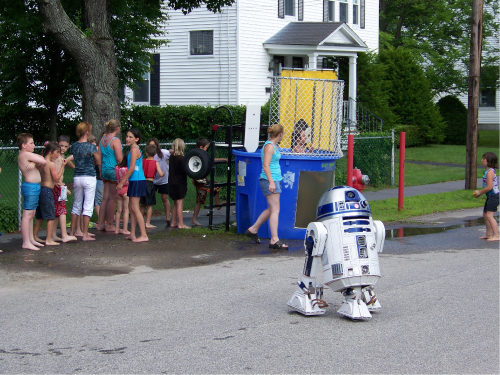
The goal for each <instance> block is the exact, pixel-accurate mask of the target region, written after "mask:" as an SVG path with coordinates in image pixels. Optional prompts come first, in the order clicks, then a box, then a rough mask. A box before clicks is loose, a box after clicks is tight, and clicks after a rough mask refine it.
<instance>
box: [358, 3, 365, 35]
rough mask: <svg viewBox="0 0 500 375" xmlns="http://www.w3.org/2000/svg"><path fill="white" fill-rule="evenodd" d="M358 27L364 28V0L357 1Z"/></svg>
mask: <svg viewBox="0 0 500 375" xmlns="http://www.w3.org/2000/svg"><path fill="white" fill-rule="evenodd" d="M359 27H361V28H362V29H364V28H365V0H359Z"/></svg>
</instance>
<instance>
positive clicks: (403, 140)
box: [398, 132, 406, 211]
mask: <svg viewBox="0 0 500 375" xmlns="http://www.w3.org/2000/svg"><path fill="white" fill-rule="evenodd" d="M405 144H406V132H401V133H400V137H399V193H398V210H399V211H402V210H403V205H404V195H405Z"/></svg>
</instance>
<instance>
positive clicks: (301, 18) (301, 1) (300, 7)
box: [298, 0, 304, 21]
mask: <svg viewBox="0 0 500 375" xmlns="http://www.w3.org/2000/svg"><path fill="white" fill-rule="evenodd" d="M298 13H299V14H298V20H299V21H304V0H299V2H298Z"/></svg>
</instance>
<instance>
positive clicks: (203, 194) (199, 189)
mask: <svg viewBox="0 0 500 375" xmlns="http://www.w3.org/2000/svg"><path fill="white" fill-rule="evenodd" d="M209 146H210V142H209V141H207V140H206V139H205V138H198V140H197V141H196V148H201V149H202V150H205V151H208V147H209ZM215 161H225V162H226V163H227V159H225V158H215ZM193 185H194V186H195V187H196V204H195V206H194V211H193V218H192V219H191V222H192V223H193V224H194V225H196V226H199V227H201V224H200V223H198V220H196V219H197V218H198V214H199V213H200V209H201V206H202V205H204V204H205V202H206V200H207V195H208V194H209V193H210V189H209V188H208V187H207V179H206V178H204V179H201V180H193ZM219 191H220V187H219V188H215V189H214V199H215V204H221V202H220V198H219ZM217 209H218V210H220V207H218V208H217Z"/></svg>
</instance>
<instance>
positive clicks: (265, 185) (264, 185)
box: [259, 178, 281, 196]
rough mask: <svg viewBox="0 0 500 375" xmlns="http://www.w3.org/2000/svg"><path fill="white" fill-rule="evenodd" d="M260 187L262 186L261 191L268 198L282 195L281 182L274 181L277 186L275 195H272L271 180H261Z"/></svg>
mask: <svg viewBox="0 0 500 375" xmlns="http://www.w3.org/2000/svg"><path fill="white" fill-rule="evenodd" d="M259 185H260V190H262V193H263V194H264V196H268V195H270V194H280V193H281V181H274V185H275V186H276V189H275V190H274V193H271V192H270V191H269V180H266V179H264V178H260V179H259Z"/></svg>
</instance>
